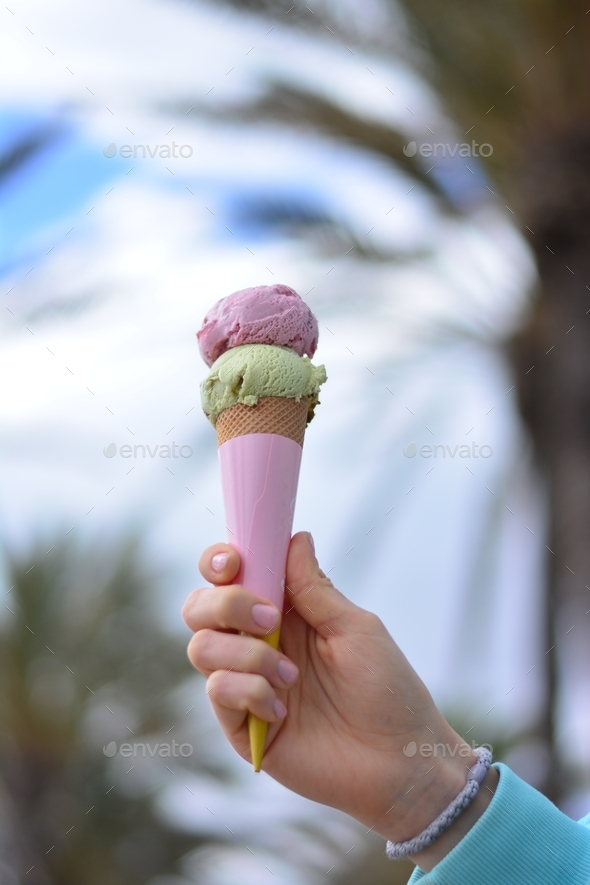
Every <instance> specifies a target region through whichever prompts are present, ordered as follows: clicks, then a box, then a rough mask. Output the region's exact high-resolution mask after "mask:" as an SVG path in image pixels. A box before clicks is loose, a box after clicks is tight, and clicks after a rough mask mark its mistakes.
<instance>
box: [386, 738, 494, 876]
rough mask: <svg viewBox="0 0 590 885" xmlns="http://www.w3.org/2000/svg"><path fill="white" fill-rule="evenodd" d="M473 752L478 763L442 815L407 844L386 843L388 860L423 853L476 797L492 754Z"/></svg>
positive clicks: (482, 751) (483, 749) (479, 750)
mask: <svg viewBox="0 0 590 885" xmlns="http://www.w3.org/2000/svg"><path fill="white" fill-rule="evenodd" d="M475 752H476V754H477V757H478V759H479V761H478V762H476V764H475V765H474V766H473V768H470V769H469V774H468V775H467V783H466V784H465V786H464V787H463V789H462V790H461V792H460V793H459V795H458V796H456V797H455V798H454V799H453V801H452V802H451V804H450V805H448V806H447V807H446V808H445V810H444V811H443V812H442V814H439V816H438V817H437V818H436V820H434V821H433V822H432V823H431V824H430V825H429V826H428V827H426V829H425V830H422V832H421V833H420V834H419V835H418V836H416V837H415V838H414V839H408V841H407V842H388V843H387V847H386V849H385V853H386V854H387V857H388V858H389V859H390V860H399V859H400V858H402V857H407V856H408V855H410V854H418V853H419V852H420V851H424V849H425V848H428V846H429V845H432V843H433V842H435V841H436V839H438V837H439V836H440V835H442V833H444V832H445V830H448V828H449V827H450V826H451V824H452V823H453V821H455V820H456V819H457V818H458V817H459V815H460V814H461V812H463V811H465V809H466V808H467V806H468V805H469V804H470V802H471V801H472V800H473V799H474V798H475V796H477V794H478V793H479V788H480V786H481V785H482V783H483V781H484V779H485V776H486V774H487V773H488V770H489V767H490V765H491V764H492V754H491V753H490V751H489V750H488V749H487V748H486V747H477V749H476V750H475Z"/></svg>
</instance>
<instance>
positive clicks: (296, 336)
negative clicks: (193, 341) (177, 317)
mask: <svg viewBox="0 0 590 885" xmlns="http://www.w3.org/2000/svg"><path fill="white" fill-rule="evenodd" d="M197 338H198V340H199V348H200V351H201V356H202V357H203V359H204V360H205V362H206V363H207V365H208V366H211V365H213V363H214V362H215V360H216V359H218V357H220V356H221V355H222V353H225V351H226V350H229V348H230V347H238V346H239V345H240V344H275V345H282V346H284V347H290V348H292V349H293V350H294V351H295V353H297V354H298V355H299V356H304V355H307V356H309V357H312V356H313V355H314V353H315V350H316V347H317V344H318V321H317V320H316V318H315V316H314V315H313V313H312V312H311V310H310V309H309V307H308V306H307V304H306V303H305V302H304V301H303V300H302V299H301V298H300V297H299V295H298V294H297V292H295V290H294V289H291V288H290V287H289V286H284V285H282V284H281V283H275V284H274V285H273V286H253V287H252V288H251V289H241V290H240V291H239V292H234V293H233V295H228V296H227V297H226V298H222V299H221V300H220V301H218V302H217V304H215V305H214V306H213V307H212V308H211V310H210V311H209V313H208V314H207V316H206V317H205V319H204V321H203V326H202V328H201V330H200V332H197Z"/></svg>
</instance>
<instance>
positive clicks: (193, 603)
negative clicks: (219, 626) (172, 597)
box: [181, 589, 203, 627]
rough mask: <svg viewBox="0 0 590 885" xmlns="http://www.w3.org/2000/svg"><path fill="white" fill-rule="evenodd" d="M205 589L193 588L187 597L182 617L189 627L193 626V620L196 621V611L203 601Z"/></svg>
mask: <svg viewBox="0 0 590 885" xmlns="http://www.w3.org/2000/svg"><path fill="white" fill-rule="evenodd" d="M202 594H203V591H202V590H201V589H199V590H191V592H190V593H189V595H188V596H187V598H186V601H185V603H184V605H183V606H182V609H181V614H182V618H183V620H184V623H185V624H186V625H187V627H190V626H191V622H194V615H195V611H196V609H197V608H198V606H199V603H200V601H201V597H202Z"/></svg>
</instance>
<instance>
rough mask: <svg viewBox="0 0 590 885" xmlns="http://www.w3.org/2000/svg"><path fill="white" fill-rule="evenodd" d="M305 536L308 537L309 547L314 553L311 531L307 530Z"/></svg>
mask: <svg viewBox="0 0 590 885" xmlns="http://www.w3.org/2000/svg"><path fill="white" fill-rule="evenodd" d="M307 537H308V538H309V546H310V547H311V549H312V550H313V552H314V553H315V544H314V542H313V535H312V533H311V532H308V533H307Z"/></svg>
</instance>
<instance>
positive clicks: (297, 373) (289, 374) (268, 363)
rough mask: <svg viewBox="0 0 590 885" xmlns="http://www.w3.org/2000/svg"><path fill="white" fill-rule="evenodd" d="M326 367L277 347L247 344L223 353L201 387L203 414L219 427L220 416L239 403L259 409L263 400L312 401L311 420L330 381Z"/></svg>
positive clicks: (291, 351)
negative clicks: (268, 397)
mask: <svg viewBox="0 0 590 885" xmlns="http://www.w3.org/2000/svg"><path fill="white" fill-rule="evenodd" d="M326 377H327V376H326V370H325V368H324V366H314V364H313V363H312V362H311V360H309V359H308V358H307V357H306V356H298V355H297V354H296V353H295V351H294V350H291V348H289V347H277V346H275V345H274V344H243V345H241V346H239V347H232V348H231V349H230V350H227V351H226V352H225V353H223V354H222V355H221V356H220V357H219V358H218V359H217V360H216V361H215V362H214V363H213V365H212V366H211V371H210V372H209V375H208V376H207V378H205V380H204V381H203V383H202V384H201V404H202V406H203V411H204V412H205V414H206V415H207V417H208V418H209V420H210V421H211V423H212V424H213V425H214V426H215V423H216V422H217V418H218V417H219V414H220V413H221V412H223V410H224V409H229V408H231V406H235V405H236V404H237V403H244V404H245V405H247V406H255V405H256V403H257V402H258V400H259V399H260V398H261V397H265V396H284V397H287V398H288V399H295V400H297V401H299V400H300V399H301V397H302V396H306V397H308V398H309V406H310V409H309V411H310V416H311V415H313V407H314V406H315V404H316V403H317V402H318V394H319V390H320V385H322V384H323V383H324V381H325V380H326Z"/></svg>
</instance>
